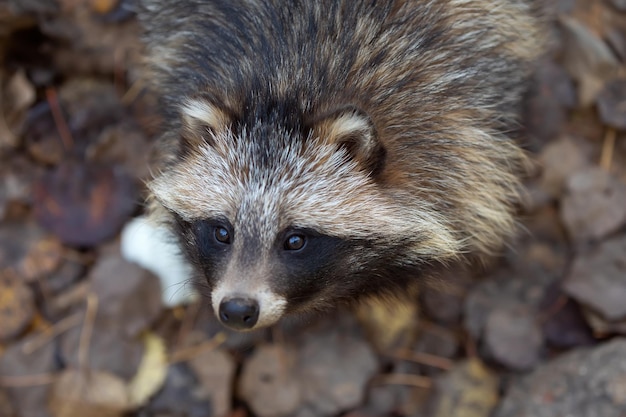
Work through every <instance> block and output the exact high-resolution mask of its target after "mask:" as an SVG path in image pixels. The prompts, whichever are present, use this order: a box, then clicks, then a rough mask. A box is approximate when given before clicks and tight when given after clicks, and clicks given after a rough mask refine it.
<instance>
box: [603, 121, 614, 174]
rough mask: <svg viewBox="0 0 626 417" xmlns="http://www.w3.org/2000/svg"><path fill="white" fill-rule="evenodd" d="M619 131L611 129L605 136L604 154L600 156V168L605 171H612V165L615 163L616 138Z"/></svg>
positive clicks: (608, 129)
mask: <svg viewBox="0 0 626 417" xmlns="http://www.w3.org/2000/svg"><path fill="white" fill-rule="evenodd" d="M616 136H617V131H616V130H615V129H614V128H612V127H609V128H607V130H606V133H605V135H604V142H603V143H602V154H601V155H600V167H601V168H602V169H604V170H605V171H609V170H610V169H611V163H612V161H613V152H614V151H615V138H616Z"/></svg>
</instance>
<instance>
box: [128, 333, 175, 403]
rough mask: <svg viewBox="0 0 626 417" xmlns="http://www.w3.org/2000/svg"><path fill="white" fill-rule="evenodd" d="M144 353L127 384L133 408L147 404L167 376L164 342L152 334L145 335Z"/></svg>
mask: <svg viewBox="0 0 626 417" xmlns="http://www.w3.org/2000/svg"><path fill="white" fill-rule="evenodd" d="M142 339H143V342H144V346H145V347H144V353H143V357H142V358H141V363H140V364H139V369H138V370H137V373H136V374H135V376H134V377H133V379H132V380H131V381H130V382H129V383H128V396H129V401H130V404H132V406H133V407H139V406H142V405H144V404H146V403H147V402H148V400H149V399H150V397H152V396H153V395H154V394H155V393H156V392H157V391H158V390H159V389H160V388H161V387H162V386H163V384H164V382H165V377H166V375H167V355H166V354H165V342H164V341H163V339H162V338H160V337H159V336H157V335H156V334H154V333H146V334H144V335H143V337H142Z"/></svg>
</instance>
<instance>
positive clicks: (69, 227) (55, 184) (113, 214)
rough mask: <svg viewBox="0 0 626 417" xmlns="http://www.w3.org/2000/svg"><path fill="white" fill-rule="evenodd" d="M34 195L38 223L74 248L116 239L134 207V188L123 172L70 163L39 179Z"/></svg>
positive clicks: (65, 163) (135, 201) (115, 169)
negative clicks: (114, 237)
mask: <svg viewBox="0 0 626 417" xmlns="http://www.w3.org/2000/svg"><path fill="white" fill-rule="evenodd" d="M34 194H35V196H34V197H35V198H34V200H35V201H34V203H35V214H36V217H37V220H38V221H39V223H40V224H41V225H42V226H43V227H45V228H47V229H48V230H50V231H52V232H53V233H54V234H55V235H56V236H57V237H58V238H59V239H60V240H61V241H62V242H63V243H66V244H68V245H74V246H93V245H96V244H98V243H101V242H103V241H105V240H107V239H110V238H112V237H113V236H115V235H116V234H117V232H118V231H119V230H120V228H121V227H122V225H123V224H124V223H125V222H126V221H127V220H128V218H129V217H130V215H131V214H132V212H133V210H134V209H135V205H136V203H137V200H136V198H137V197H136V190H135V185H134V184H133V181H132V180H131V179H130V178H129V176H128V175H127V174H125V173H124V171H123V170H121V169H119V168H111V167H97V166H94V165H87V164H86V163H80V162H71V161H67V162H64V163H63V164H61V165H59V167H57V168H56V169H55V170H54V171H53V172H52V173H50V174H49V175H47V176H45V177H43V178H41V179H40V180H39V181H38V182H37V183H36V185H35V187H34Z"/></svg>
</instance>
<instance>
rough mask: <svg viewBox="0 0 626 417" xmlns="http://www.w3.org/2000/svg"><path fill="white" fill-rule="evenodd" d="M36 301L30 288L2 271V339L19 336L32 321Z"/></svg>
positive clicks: (0, 327)
mask: <svg viewBox="0 0 626 417" xmlns="http://www.w3.org/2000/svg"><path fill="white" fill-rule="evenodd" d="M34 314H35V302H34V299H33V293H32V291H31V290H30V288H29V287H28V286H27V285H26V284H24V283H23V282H21V281H19V280H18V278H17V276H15V275H14V274H12V273H9V272H8V271H4V272H1V271H0V323H2V324H1V325H0V341H3V340H9V339H11V338H14V337H16V336H18V335H19V334H20V333H21V332H22V331H24V329H26V327H27V326H28V324H29V323H30V322H31V320H32V319H33V315H34Z"/></svg>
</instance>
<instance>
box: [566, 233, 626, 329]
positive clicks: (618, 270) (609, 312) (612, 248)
mask: <svg viewBox="0 0 626 417" xmlns="http://www.w3.org/2000/svg"><path fill="white" fill-rule="evenodd" d="M624 254H626V237H623V236H622V237H617V238H614V239H611V240H608V241H606V242H603V243H602V244H600V245H599V246H598V247H597V248H595V249H594V250H593V251H591V252H589V253H587V254H584V255H581V256H579V257H578V258H576V260H575V261H574V264H573V266H572V271H571V273H570V275H569V277H568V278H567V280H566V281H565V283H564V289H565V291H566V292H567V293H568V294H569V295H571V296H572V297H574V298H576V299H577V300H578V301H580V302H581V303H583V304H585V305H588V306H590V307H592V308H593V309H594V310H595V311H597V312H599V313H600V314H602V315H603V316H604V317H605V318H607V319H609V320H620V319H624V318H626V302H624V300H626V260H625V258H624Z"/></svg>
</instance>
